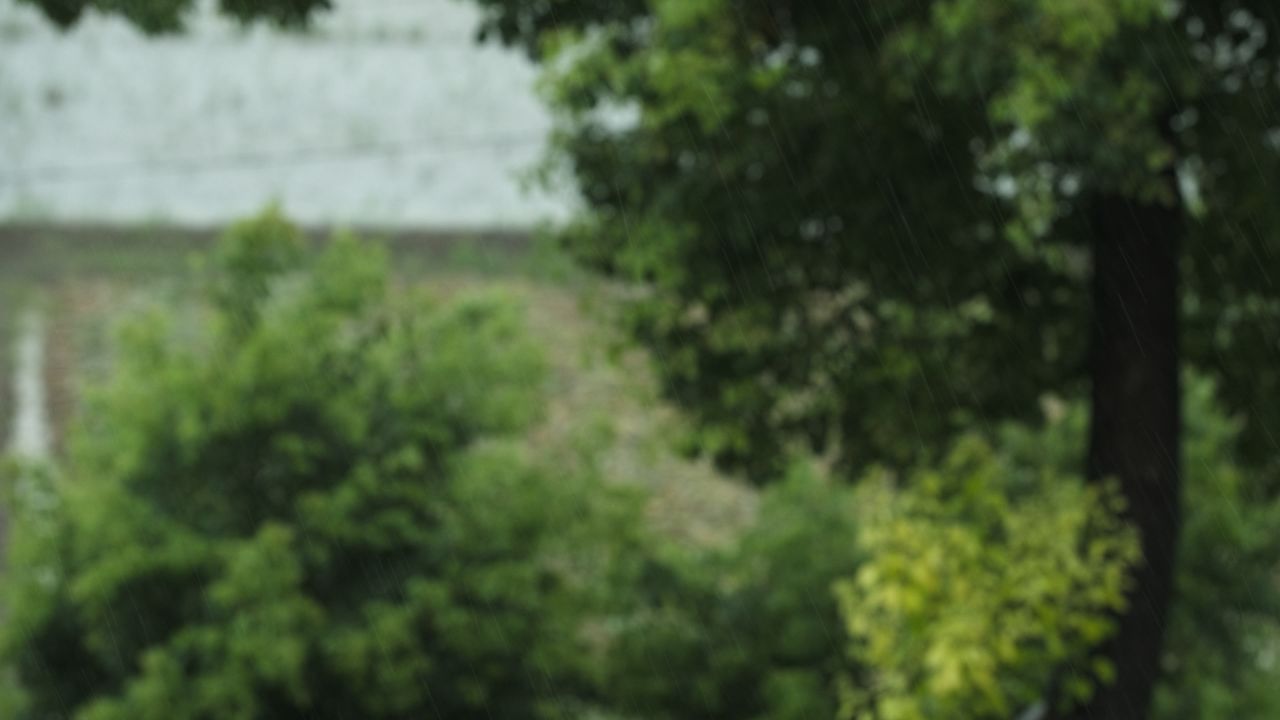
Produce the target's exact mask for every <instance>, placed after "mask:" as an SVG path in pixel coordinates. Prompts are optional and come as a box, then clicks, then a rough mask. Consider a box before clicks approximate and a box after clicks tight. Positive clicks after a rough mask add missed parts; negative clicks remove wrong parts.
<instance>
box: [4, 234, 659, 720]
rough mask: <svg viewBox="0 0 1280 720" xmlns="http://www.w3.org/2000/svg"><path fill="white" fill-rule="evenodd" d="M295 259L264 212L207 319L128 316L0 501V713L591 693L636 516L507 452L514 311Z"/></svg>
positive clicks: (571, 475)
mask: <svg viewBox="0 0 1280 720" xmlns="http://www.w3.org/2000/svg"><path fill="white" fill-rule="evenodd" d="M300 243H301V239H300V233H299V231H297V230H296V229H295V228H293V227H291V226H289V225H288V224H286V223H284V222H283V221H282V220H281V219H279V217H277V216H275V215H274V214H268V215H265V216H263V217H261V218H259V219H257V220H253V221H250V222H248V223H245V224H242V225H240V226H238V227H237V228H235V229H234V230H232V231H231V232H230V234H229V235H228V237H227V238H226V239H225V240H224V242H223V243H222V245H221V246H220V247H219V249H218V251H217V253H215V255H214V256H213V258H212V260H211V262H210V267H209V271H210V282H209V283H208V285H207V290H208V292H207V298H208V300H209V304H208V306H207V307H204V308H199V309H197V310H193V311H192V312H190V313H187V314H184V315H183V316H182V317H181V318H178V317H175V316H173V315H171V314H170V313H167V312H157V313H151V314H148V315H146V316H144V317H142V318H140V319H138V320H136V321H134V322H132V323H131V324H130V325H129V326H128V329H127V332H126V333H125V335H124V336H123V337H122V340H121V346H120V349H119V352H118V357H117V358H116V359H115V367H114V369H113V371H112V374H111V379H110V381H109V382H108V383H107V384H106V385H105V386H104V387H101V388H100V389H99V390H98V391H97V392H96V393H94V394H93V396H92V398H91V400H90V401H89V403H88V407H87V409H86V412H85V416H84V418H83V420H82V422H81V423H80V424H79V426H78V428H77V429H76V430H75V431H74V433H73V436H72V438H71V443H72V451H71V455H70V457H69V458H68V460H67V462H66V463H65V465H64V466H63V467H61V468H60V469H59V472H57V473H56V474H55V475H53V476H52V477H49V478H47V479H46V480H45V481H44V482H40V481H39V480H38V479H36V478H28V479H27V480H26V481H25V483H24V484H22V485H21V486H20V488H21V491H20V492H15V493H13V494H12V499H13V500H15V501H16V505H17V512H16V513H15V523H16V525H15V528H14V532H13V547H12V555H11V562H10V564H9V569H8V574H7V576H6V578H5V580H6V584H5V597H4V600H3V604H4V606H5V607H6V610H7V616H6V618H5V624H4V627H3V629H2V632H0V657H2V658H3V662H0V665H2V666H3V667H4V668H5V669H6V671H7V670H8V669H9V668H15V669H16V673H17V681H18V684H19V686H20V689H21V691H22V695H23V697H22V703H21V705H20V706H19V707H21V708H22V709H21V710H20V711H17V715H16V717H18V718H32V719H34V718H46V717H74V718H77V719H79V720H126V719H127V720H147V719H153V720H173V719H175V718H190V719H192V720H196V719H212V718H218V719H220V720H221V719H230V718H244V719H246V720H247V719H249V718H268V717H269V718H304V717H305V718H317V717H331V718H342V717H346V718H351V717H361V718H404V717H449V718H487V717H512V718H514V717H529V718H534V717H546V716H553V715H554V716H561V715H563V714H564V713H566V712H569V711H570V710H572V709H573V708H574V707H575V703H578V702H584V701H585V700H586V699H588V698H590V696H591V694H592V692H593V683H592V680H591V677H592V673H593V672H594V671H593V668H592V655H591V653H590V649H591V648H590V643H588V642H587V639H586V637H585V633H584V628H585V625H586V624H587V621H588V619H589V617H590V616H591V613H593V612H595V611H596V610H597V609H599V608H600V607H601V602H602V600H603V596H602V595H601V588H608V587H611V586H612V585H613V583H612V582H611V581H610V580H609V579H608V577H607V574H608V573H609V572H611V570H610V568H611V567H613V565H612V562H611V555H610V552H611V551H610V548H611V547H613V546H612V545H611V544H610V543H608V542H605V541H604V540H603V539H602V538H603V537H605V536H609V537H620V536H622V535H625V533H626V532H627V530H626V528H627V527H628V522H629V518H633V517H638V514H636V513H634V512H632V511H631V509H630V508H631V504H630V503H629V502H628V501H625V500H624V499H622V498H619V497H617V495H616V493H615V492H613V491H611V490H609V489H608V488H606V487H603V486H599V485H598V484H597V483H594V482H592V478H594V477H595V476H594V475H593V474H592V473H591V472H590V468H589V467H588V466H586V465H582V467H581V468H577V467H576V466H575V464H574V463H564V462H558V463H557V467H556V469H555V470H550V469H548V467H547V466H545V465H543V464H540V463H539V462H537V461H536V460H535V459H534V458H533V457H531V456H530V452H531V451H529V450H527V449H522V446H520V445H519V444H516V443H514V442H513V441H512V440H511V439H510V438H511V434H512V433H514V432H516V431H519V430H521V429H523V428H525V427H527V426H528V424H529V423H530V422H531V421H533V420H534V419H536V417H537V414H538V410H539V407H540V392H541V390H540V387H541V385H542V383H541V377H542V375H541V368H542V363H541V361H540V360H539V356H538V353H537V352H536V350H537V348H536V347H534V346H532V344H531V342H530V341H529V339H528V338H527V337H525V335H524V334H523V333H522V330H521V327H520V323H519V317H518V313H517V311H516V309H515V308H514V307H513V306H512V305H511V304H510V303H509V302H506V301H502V300H501V299H500V298H492V297H473V298H463V299H460V300H456V301H452V302H450V303H449V304H447V305H438V304H434V303H431V302H428V301H425V300H423V299H422V298H417V297H415V296H412V294H408V295H406V294H405V293H404V292H399V291H393V290H392V289H390V288H388V286H387V281H386V273H385V270H384V267H383V266H384V264H385V263H384V262H383V259H382V256H381V254H380V253H378V252H376V251H375V250H374V249H372V248H369V247H366V246H364V245H361V244H359V243H358V242H356V241H354V240H350V239H346V240H343V239H339V240H336V241H334V242H333V243H332V244H330V245H329V247H327V248H326V249H325V250H324V251H323V252H322V253H319V254H312V253H306V252H304V251H303V250H302V248H301V245H300ZM179 319H181V320H182V321H183V322H178V320H179ZM597 533H602V535H600V536H597V535H596V534H597ZM6 674H7V672H6Z"/></svg>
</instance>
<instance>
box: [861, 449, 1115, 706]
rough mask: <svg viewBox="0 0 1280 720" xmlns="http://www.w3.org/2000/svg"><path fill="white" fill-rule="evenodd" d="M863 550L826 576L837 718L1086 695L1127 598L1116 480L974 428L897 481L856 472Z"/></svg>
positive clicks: (1102, 672) (1099, 673) (1102, 667)
mask: <svg viewBox="0 0 1280 720" xmlns="http://www.w3.org/2000/svg"><path fill="white" fill-rule="evenodd" d="M860 501H861V505H862V506H863V507H864V509H865V511H864V513H863V525H862V532H861V534H860V538H859V539H860V542H861V544H862V547H863V551H864V552H865V553H866V554H867V557H868V561H867V563H866V564H865V565H864V566H863V567H862V568H861V569H860V570H859V571H858V573H857V575H856V576H855V577H853V578H851V579H848V580H845V581H842V582H841V583H840V584H839V586H838V594H839V597H840V608H841V612H842V615H843V617H844V619H845V626H846V628H847V630H848V632H849V635H850V637H851V638H852V640H853V644H852V654H853V656H854V657H855V658H856V659H857V660H859V661H860V662H861V664H862V665H863V667H865V668H866V672H865V675H864V676H863V677H860V678H858V679H857V682H856V683H855V682H850V683H849V684H847V685H846V688H845V692H844V693H843V696H844V703H843V708H842V711H841V716H842V717H847V718H857V719H858V720H873V719H876V720H924V719H925V718H939V719H941V720H945V719H946V718H975V719H979V718H1008V717H1014V716H1016V715H1018V714H1019V713H1020V712H1021V711H1023V710H1025V709H1027V708H1028V707H1030V706H1032V705H1033V704H1035V703H1038V702H1042V701H1043V699H1044V696H1045V694H1046V692H1054V690H1053V689H1056V694H1057V695H1058V698H1057V700H1058V701H1059V702H1064V703H1065V702H1068V701H1083V700H1085V699H1087V698H1088V697H1089V694H1090V692H1091V691H1092V689H1093V688H1094V687H1095V682H1096V680H1097V679H1102V680H1108V679H1109V678H1110V673H1111V672H1112V670H1111V669H1110V667H1109V666H1108V665H1107V664H1106V662H1105V661H1104V660H1102V659H1092V660H1091V658H1090V655H1091V654H1092V653H1093V652H1094V651H1095V650H1094V649H1095V648H1096V646H1097V645H1098V643H1099V642H1100V641H1102V640H1104V639H1105V638H1107V637H1108V636H1109V635H1110V634H1111V633H1112V632H1113V631H1114V620H1113V617H1112V613H1114V612H1116V611H1119V610H1121V609H1123V607H1124V602H1125V600H1124V598H1125V592H1126V590H1127V582H1128V577H1129V575H1128V571H1129V568H1130V566H1131V565H1132V564H1133V563H1134V562H1135V561H1136V560H1137V558H1138V555H1139V549H1138V544H1137V537H1136V535H1135V534H1134V532H1133V531H1132V529H1131V528H1129V527H1128V526H1127V525H1126V524H1125V523H1123V522H1122V521H1121V520H1120V516H1119V512H1120V510H1121V508H1120V500H1119V497H1118V494H1117V493H1113V492H1107V491H1104V490H1101V489H1099V487H1096V486H1087V485H1085V484H1084V483H1083V482H1082V481H1081V480H1080V479H1079V478H1073V477H1071V476H1069V475H1066V474H1064V473H1063V472H1061V471H1060V470H1059V469H1057V468H1055V467H1053V466H1052V465H1046V464H1044V463H1037V464H1033V465H1020V464H1018V463H1016V462H1014V461H1011V458H1009V457H1008V456H1005V455H1001V454H999V453H997V452H996V451H994V450H993V449H992V448H991V446H990V445H989V444H987V443H986V442H985V441H983V440H980V439H978V438H974V437H971V438H968V439H965V440H962V441H961V442H959V443H958V444H957V445H956V447H955V448H954V449H953V450H952V451H951V453H950V454H949V455H948V457H947V458H946V460H945V461H944V463H943V464H942V466H941V467H940V468H938V469H933V468H929V469H924V470H920V471H917V472H915V473H913V474H912V476H911V477H910V478H908V479H907V481H906V482H905V483H904V486H903V487H895V486H894V485H893V484H892V483H891V482H890V478H888V477H887V476H886V477H884V478H880V479H876V478H869V479H867V480H864V481H863V488H862V492H861V494H860Z"/></svg>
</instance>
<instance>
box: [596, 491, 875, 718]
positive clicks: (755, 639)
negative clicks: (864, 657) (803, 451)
mask: <svg viewBox="0 0 1280 720" xmlns="http://www.w3.org/2000/svg"><path fill="white" fill-rule="evenodd" d="M852 500H853V495H852V492H851V490H850V488H848V487H847V486H843V485H833V484H831V483H829V482H827V481H825V480H823V479H822V478H821V477H820V475H819V474H817V473H815V472H813V471H811V469H809V468H805V467H797V468H796V469H795V470H794V471H793V472H792V473H791V474H790V475H789V476H788V477H787V478H786V480H785V481H784V482H781V483H778V484H775V485H773V486H770V487H769V488H767V489H765V490H764V491H763V495H762V498H761V507H760V510H759V514H758V515H757V517H756V519H755V521H754V523H753V524H752V525H751V527H750V528H748V529H747V531H746V532H745V534H744V535H743V536H742V537H741V538H740V539H739V540H738V541H737V542H735V543H734V544H732V545H731V546H729V547H727V548H722V549H711V550H702V551H689V550H686V549H683V548H671V547H664V546H661V545H658V546H654V545H651V546H650V547H649V549H648V550H647V551H646V552H645V553H644V555H643V557H642V558H641V559H640V561H639V562H638V565H639V566H640V567H639V570H640V572H639V575H638V577H637V579H636V580H635V581H634V582H635V583H636V586H637V587H638V591H637V592H636V593H635V594H634V595H633V598H632V599H633V604H632V606H631V608H630V610H629V611H628V614H627V615H626V616H625V617H624V618H623V619H622V620H620V621H619V627H617V628H615V634H614V638H613V642H612V644H611V648H610V655H609V664H608V665H609V666H608V675H607V677H606V681H605V692H606V694H607V696H608V697H609V699H610V702H611V703H612V705H613V706H614V707H615V708H617V709H618V710H619V711H620V712H624V713H625V714H626V715H627V716H628V717H635V718H655V719H661V718H671V719H673V720H674V719H676V718H707V719H708V720H715V719H718V718H723V719H724V720H730V719H732V720H749V719H752V718H771V719H773V720H786V719H792V720H800V719H801V718H823V717H826V718H830V717H833V716H834V713H835V710H836V690H835V689H836V681H837V679H838V678H839V677H840V676H841V674H842V673H843V672H845V671H846V669H847V668H846V666H847V663H846V659H845V648H844V641H843V639H842V636H841V632H840V627H839V616H838V614H837V612H836V603H835V596H834V595H833V594H832V592H831V587H832V584H833V583H834V582H835V581H836V580H837V579H838V578H840V577H843V576H845V575H848V574H850V573H852V572H853V571H854V570H855V569H856V568H857V567H858V562H859V557H858V552H857V548H856V545H855V528H856V524H855V523H854V521H853V520H854V506H853V502H852Z"/></svg>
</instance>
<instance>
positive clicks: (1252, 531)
mask: <svg viewBox="0 0 1280 720" xmlns="http://www.w3.org/2000/svg"><path fill="white" fill-rule="evenodd" d="M1183 385H1184V388H1185V394H1184V409H1183V417H1184V420H1185V423H1186V440H1185V446H1184V452H1185V456H1186V460H1185V471H1184V481H1185V483H1184V490H1185V497H1184V504H1185V507H1186V513H1185V516H1184V518H1185V519H1184V526H1183V531H1182V539H1181V543H1180V545H1179V549H1178V566H1177V595H1176V596H1175V600H1174V605H1173V615H1172V621H1171V624H1170V628H1169V635H1168V638H1167V639H1166V642H1165V653H1164V668H1163V670H1164V678H1163V681H1162V682H1161V684H1160V687H1159V688H1158V692H1157V695H1156V699H1157V703H1156V708H1155V713H1154V717H1156V718H1160V719H1161V720H1209V718H1227V717H1232V718H1254V717H1257V718H1262V717H1271V716H1272V715H1275V714H1276V712H1277V711H1278V709H1280V686H1277V685H1276V683H1275V677H1276V670H1275V668H1274V666H1273V661H1272V660H1271V659H1270V658H1271V657H1272V655H1271V653H1272V652H1273V650H1272V648H1274V647H1275V645H1274V643H1275V642H1276V638H1278V637H1280V586H1278V585H1277V583H1276V581H1275V568H1276V567H1277V565H1280V501H1277V500H1276V499H1275V498H1274V497H1270V496H1269V495H1268V492H1267V487H1268V486H1269V485H1270V484H1271V483H1268V482H1264V481H1262V480H1263V479H1262V478H1259V477H1257V476H1258V473H1259V471H1258V470H1257V469H1255V468H1253V467H1252V466H1251V465H1249V464H1248V463H1247V462H1246V460H1245V457H1244V456H1243V455H1242V454H1241V453H1240V451H1239V449H1238V442H1239V436H1240V430H1241V425H1242V422H1241V420H1240V417H1239V415H1233V414H1229V413H1227V412H1225V411H1224V409H1223V408H1222V406H1221V404H1220V402H1219V401H1218V400H1217V399H1216V384H1215V383H1213V382H1212V381H1210V380H1209V379H1207V378H1206V377H1204V376H1202V375H1197V374H1194V373H1189V374H1188V375H1187V376H1186V377H1185V379H1184V383H1183ZM1047 409H1048V413H1047V414H1048V416H1049V419H1050V421H1049V423H1048V424H1047V425H1046V427H1044V428H1043V429H1034V428H1029V427H1025V426H1007V427H1005V428H1003V429H1002V430H1001V432H1000V438H999V446H1000V447H1001V448H1002V449H1003V450H1004V451H1006V452H1008V453H1010V454H1011V455H1012V456H1013V457H1014V458H1016V461H1017V462H1019V463H1046V464H1049V465H1051V466H1053V467H1056V468H1061V469H1063V470H1064V471H1066V472H1078V471H1079V468H1080V459H1079V457H1080V452H1079V448H1080V446H1081V444H1082V443H1083V442H1084V438H1085V434H1086V423H1087V413H1086V412H1085V407H1084V406H1083V404H1081V403H1070V404H1064V403H1061V402H1057V401H1051V402H1049V403H1047Z"/></svg>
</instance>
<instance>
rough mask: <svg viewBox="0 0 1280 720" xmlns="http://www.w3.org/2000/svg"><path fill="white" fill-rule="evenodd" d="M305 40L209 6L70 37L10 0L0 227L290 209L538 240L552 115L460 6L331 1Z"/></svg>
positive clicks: (0, 95) (519, 69) (1, 11)
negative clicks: (160, 26) (529, 235)
mask: <svg viewBox="0 0 1280 720" xmlns="http://www.w3.org/2000/svg"><path fill="white" fill-rule="evenodd" d="M335 4H336V5H337V6H338V9H337V11H335V12H334V13H333V14H332V15H331V16H328V17H325V18H324V19H323V20H322V21H321V23H320V24H319V25H318V27H317V28H316V30H315V31H314V32H313V33H311V34H309V35H306V36H297V35H285V34H281V33H278V32H274V31H270V30H267V29H265V28H261V27H256V28H252V29H249V30H242V29H240V28H238V27H235V26H233V25H231V24H230V23H228V22H225V21H223V20H221V19H218V18H216V17H214V16H213V15H212V14H211V13H210V12H209V11H208V9H207V7H206V8H205V9H204V10H202V11H201V13H199V14H198V15H197V16H196V17H194V18H193V19H192V23H191V28H190V32H189V33H187V34H186V35H183V36H180V37H169V38H161V39H147V38H143V37H141V36H140V35H139V34H138V33H136V32H135V31H134V30H133V29H132V28H130V27H128V26H126V25H125V24H124V23H123V22H121V21H118V20H115V19H109V18H103V17H101V16H91V17H89V18H87V19H86V20H84V21H82V22H81V24H80V25H79V26H77V27H76V29H75V30H73V31H72V32H71V33H69V34H65V35H63V34H59V33H58V32H56V31H55V30H54V29H53V28H51V27H50V26H48V25H47V24H46V23H45V22H44V21H43V19H42V18H40V17H39V16H38V15H37V14H36V13H34V12H33V11H31V10H30V9H29V8H27V7H25V6H20V5H17V4H16V0H0V221H3V220H6V219H7V220H13V219H28V220H30V219H37V220H79V221H107V222H146V221H153V220H164V221H171V222H180V223H189V224H206V223H216V222H222V221H226V220H229V219H232V218H235V217H238V216H241V215H244V214H247V213H250V212H253V211H255V210H257V209H258V208H260V207H261V206H262V205H263V204H264V203H266V202H268V201H269V200H272V199H275V200H278V201H280V202H281V203H282V204H283V205H284V206H285V208H286V210H287V211H288V212H289V213H291V214H292V215H293V216H295V217H297V218H298V219H300V220H303V221H307V222H315V223H339V224H341V223H360V224H380V225H399V226H426V227H442V226H443V227H458V226H462V227H493V226H526V225H529V224H531V223H533V222H535V221H537V220H539V219H542V218H546V217H562V216H563V215H564V214H565V213H566V212H567V210H568V208H569V207H570V205H571V204H572V203H571V198H572V196H571V194H570V193H569V192H568V191H565V192H564V193H560V194H558V195H556V196H548V195H545V194H544V195H538V196H535V195H529V194H526V193H524V192H522V189H521V188H522V183H521V182H520V175H521V174H522V173H523V172H524V171H526V170H527V169H528V168H529V167H531V166H532V165H533V164H534V163H535V162H536V161H537V160H538V159H539V158H540V157H541V156H542V152H543V148H544V144H545V136H546V133H547V130H548V128H549V124H550V120H549V117H548V114H547V112H546V110H545V109H544V108H543V107H542V106H541V104H540V103H539V101H538V100H537V99H536V97H535V96H534V91H533V85H534V81H535V73H534V70H533V68H532V67H531V66H530V65H529V64H528V63H527V62H526V61H525V60H524V58H523V57H522V56H520V55H518V54H516V53H514V52H511V51H508V50H505V49H502V48H499V47H495V46H491V45H487V46H482V47H478V46H476V45H475V44H473V43H472V36H473V33H474V27H475V22H476V13H475V11H474V9H473V8H472V7H471V6H470V5H468V4H466V3H463V2H460V1H459V0H337V2H336V3H335Z"/></svg>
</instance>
